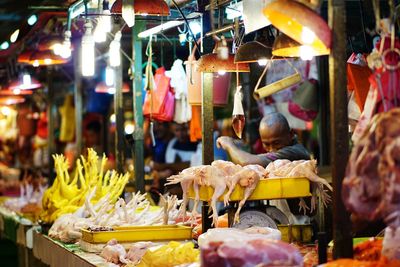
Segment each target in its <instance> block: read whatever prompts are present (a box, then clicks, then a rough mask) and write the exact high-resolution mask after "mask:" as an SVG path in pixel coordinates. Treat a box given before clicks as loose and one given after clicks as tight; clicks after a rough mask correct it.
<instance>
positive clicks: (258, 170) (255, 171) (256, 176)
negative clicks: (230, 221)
mask: <svg viewBox="0 0 400 267" xmlns="http://www.w3.org/2000/svg"><path fill="white" fill-rule="evenodd" d="M266 174H267V173H266V171H265V169H264V168H263V167H261V166H260V165H247V166H244V167H242V168H241V170H240V171H239V172H236V174H234V175H232V176H227V184H228V192H227V193H226V194H225V196H224V204H225V205H228V203H229V198H230V196H231V194H232V192H233V190H234V189H235V186H236V184H239V185H240V186H242V187H245V190H244V196H243V199H242V200H241V201H240V202H239V205H238V208H237V210H236V213H235V217H234V222H235V223H236V222H239V214H240V211H241V209H242V207H243V206H244V204H245V203H246V201H247V199H248V198H249V197H250V196H251V194H252V193H253V192H254V189H256V186H257V184H258V182H259V181H260V179H261V178H263V177H265V176H266Z"/></svg>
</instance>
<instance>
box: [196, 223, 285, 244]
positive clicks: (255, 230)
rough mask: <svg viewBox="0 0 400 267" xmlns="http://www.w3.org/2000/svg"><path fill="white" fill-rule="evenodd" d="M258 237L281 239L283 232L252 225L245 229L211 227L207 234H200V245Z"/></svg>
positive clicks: (239, 241) (255, 238)
mask: <svg viewBox="0 0 400 267" xmlns="http://www.w3.org/2000/svg"><path fill="white" fill-rule="evenodd" d="M257 239H274V240H280V239H281V232H280V231H279V230H277V229H273V228H269V227H251V228H248V229H245V230H240V229H236V228H215V229H209V230H208V231H207V232H206V233H205V234H202V235H200V236H199V239H198V243H199V246H200V247H204V246H206V245H207V244H208V243H210V242H232V243H235V242H238V243H241V242H242V241H243V242H245V241H250V240H257Z"/></svg>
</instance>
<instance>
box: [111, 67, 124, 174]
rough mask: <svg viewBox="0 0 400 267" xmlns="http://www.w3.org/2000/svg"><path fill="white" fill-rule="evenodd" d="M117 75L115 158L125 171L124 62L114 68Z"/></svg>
mask: <svg viewBox="0 0 400 267" xmlns="http://www.w3.org/2000/svg"><path fill="white" fill-rule="evenodd" d="M113 70H114V75H115V76H114V77H115V94H114V112H115V118H116V131H115V159H116V163H117V171H118V172H119V173H122V172H123V171H124V162H125V153H124V150H125V127H124V106H123V104H124V103H123V96H122V62H121V65H120V66H118V67H115V68H113Z"/></svg>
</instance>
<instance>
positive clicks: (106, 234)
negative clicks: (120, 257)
mask: <svg viewBox="0 0 400 267" xmlns="http://www.w3.org/2000/svg"><path fill="white" fill-rule="evenodd" d="M81 231H82V240H83V241H86V242H88V243H107V242H108V241H110V240H111V239H113V238H114V239H116V240H117V241H118V242H139V241H165V240H188V239H192V228H191V227H188V226H181V225H160V226H129V227H114V231H101V232H92V231H88V230H86V229H82V230H81Z"/></svg>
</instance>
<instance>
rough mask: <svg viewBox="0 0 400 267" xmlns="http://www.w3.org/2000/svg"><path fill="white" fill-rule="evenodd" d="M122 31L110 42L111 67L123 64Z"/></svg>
mask: <svg viewBox="0 0 400 267" xmlns="http://www.w3.org/2000/svg"><path fill="white" fill-rule="evenodd" d="M121 37H122V34H121V32H120V31H119V32H117V33H116V34H115V37H114V40H113V41H112V42H111V44H110V51H109V55H108V57H109V60H110V66H111V67H118V66H120V65H121V51H120V49H121Z"/></svg>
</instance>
